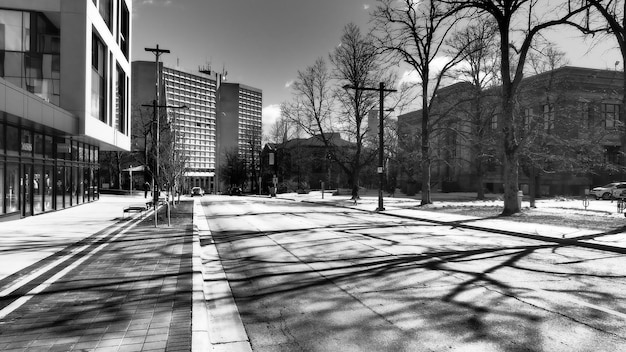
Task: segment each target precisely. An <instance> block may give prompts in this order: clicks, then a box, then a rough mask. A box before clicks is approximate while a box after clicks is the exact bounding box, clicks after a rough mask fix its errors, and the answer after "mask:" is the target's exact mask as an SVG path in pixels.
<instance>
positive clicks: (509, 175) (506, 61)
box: [499, 23, 520, 215]
mask: <svg viewBox="0 0 626 352" xmlns="http://www.w3.org/2000/svg"><path fill="white" fill-rule="evenodd" d="M499 28H500V52H501V53H502V55H501V60H502V61H501V65H500V75H501V77H502V95H501V98H502V115H501V116H502V122H503V128H502V132H503V133H504V136H503V138H504V148H503V149H504V163H503V164H504V209H503V210H502V215H512V214H515V213H519V212H520V206H519V205H518V204H517V191H518V188H519V186H518V182H519V168H518V166H519V155H518V153H517V147H518V145H517V139H516V137H515V124H514V121H513V105H514V100H513V83H512V82H511V71H510V68H511V62H510V57H509V32H508V28H509V23H505V24H502V23H500V24H499Z"/></svg>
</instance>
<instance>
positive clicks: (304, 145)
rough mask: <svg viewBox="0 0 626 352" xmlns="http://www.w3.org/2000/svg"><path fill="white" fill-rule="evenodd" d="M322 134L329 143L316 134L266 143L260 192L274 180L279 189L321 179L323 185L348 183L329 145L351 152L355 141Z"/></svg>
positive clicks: (306, 185)
mask: <svg viewBox="0 0 626 352" xmlns="http://www.w3.org/2000/svg"><path fill="white" fill-rule="evenodd" d="M326 138H328V140H329V145H330V147H327V146H326V144H325V143H324V141H323V140H322V137H321V136H320V135H315V136H312V137H309V138H294V139H290V140H288V141H285V142H283V143H268V144H266V145H265V146H264V147H263V150H262V151H261V175H262V188H261V191H262V193H270V192H269V189H270V187H273V182H274V180H276V182H277V187H278V190H277V192H279V193H283V192H296V191H298V190H309V189H318V188H321V187H322V182H324V187H325V188H326V189H337V188H347V187H349V184H350V180H349V178H348V177H347V175H346V173H345V172H344V171H343V170H342V169H341V167H340V165H339V164H338V163H337V162H336V161H333V159H332V158H331V155H330V154H331V150H333V149H334V150H335V152H336V153H340V154H346V155H348V154H351V153H352V152H353V150H354V147H355V145H354V143H350V142H348V141H346V140H344V139H342V138H341V134H339V133H333V134H329V135H326Z"/></svg>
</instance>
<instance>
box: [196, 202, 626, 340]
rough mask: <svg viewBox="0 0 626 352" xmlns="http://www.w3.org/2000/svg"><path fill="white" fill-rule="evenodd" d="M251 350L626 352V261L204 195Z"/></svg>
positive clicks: (461, 230)
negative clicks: (625, 266)
mask: <svg viewBox="0 0 626 352" xmlns="http://www.w3.org/2000/svg"><path fill="white" fill-rule="evenodd" d="M203 204H204V210H205V212H206V214H207V217H208V221H209V224H210V227H211V231H212V236H213V240H214V241H215V244H216V245H217V250H218V252H219V255H220V258H221V261H222V264H223V265H224V269H225V272H226V275H227V278H228V280H229V283H230V287H231V289H232V292H233V295H234V297H235V300H236V303H237V307H238V309H239V312H240V313H241V319H242V321H243V323H244V326H245V328H246V331H247V333H248V337H249V340H250V344H251V346H252V349H253V350H254V351H484V352H489V351H507V352H508V351H510V352H518V351H620V350H626V324H625V323H626V300H625V298H626V297H625V296H626V268H624V266H623V263H624V254H623V253H624V251H623V250H619V251H618V250H616V251H610V250H605V251H599V250H594V249H589V248H584V247H577V246H568V245H566V244H558V243H554V242H547V241H546V242H544V241H538V240H532V239H526V238H519V237H515V236H511V233H514V232H515V228H510V229H508V231H509V233H508V234H505V233H504V232H503V233H497V232H485V231H479V230H476V229H468V228H465V227H455V226H453V225H452V226H451V225H446V224H437V223H433V222H424V221H416V220H410V219H401V218H397V217H389V216H385V215H381V214H375V213H371V212H363V211H359V210H355V209H345V208H337V207H332V206H327V205H323V204H306V203H295V202H289V201H282V200H276V199H267V198H264V199H262V198H258V199H254V198H247V197H218V196H212V197H205V198H204V199H203Z"/></svg>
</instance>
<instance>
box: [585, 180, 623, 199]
mask: <svg viewBox="0 0 626 352" xmlns="http://www.w3.org/2000/svg"><path fill="white" fill-rule="evenodd" d="M624 188H626V182H611V183H609V184H606V185H604V186H600V187H594V188H592V189H591V191H590V192H589V194H590V195H593V196H594V197H596V199H600V198H602V199H605V200H606V199H612V198H613V197H615V196H617V195H614V194H615V193H617V192H619V193H621V191H622V190H623V189H624Z"/></svg>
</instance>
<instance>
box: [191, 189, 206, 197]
mask: <svg viewBox="0 0 626 352" xmlns="http://www.w3.org/2000/svg"><path fill="white" fill-rule="evenodd" d="M203 195H204V190H203V189H202V188H200V187H194V188H192V189H191V196H192V197H193V196H200V197H202V196H203Z"/></svg>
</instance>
